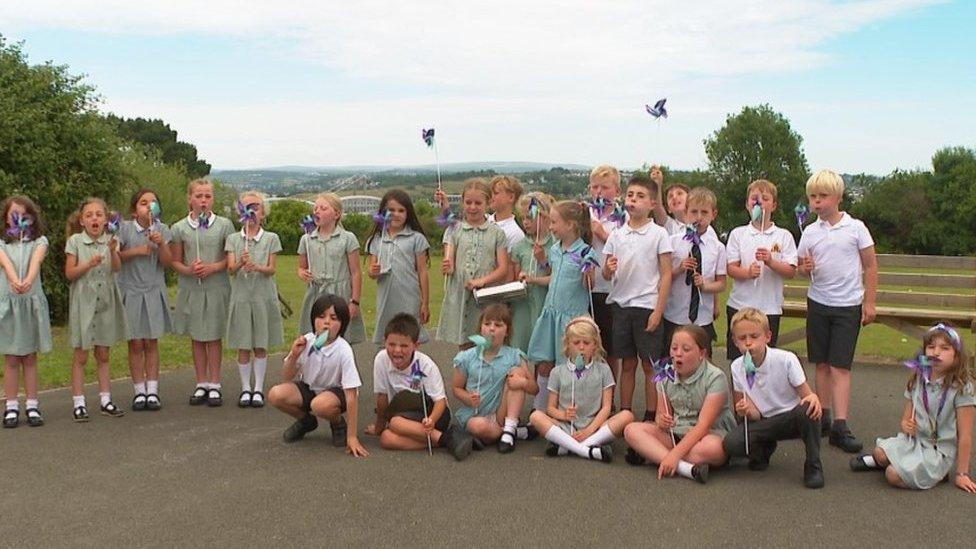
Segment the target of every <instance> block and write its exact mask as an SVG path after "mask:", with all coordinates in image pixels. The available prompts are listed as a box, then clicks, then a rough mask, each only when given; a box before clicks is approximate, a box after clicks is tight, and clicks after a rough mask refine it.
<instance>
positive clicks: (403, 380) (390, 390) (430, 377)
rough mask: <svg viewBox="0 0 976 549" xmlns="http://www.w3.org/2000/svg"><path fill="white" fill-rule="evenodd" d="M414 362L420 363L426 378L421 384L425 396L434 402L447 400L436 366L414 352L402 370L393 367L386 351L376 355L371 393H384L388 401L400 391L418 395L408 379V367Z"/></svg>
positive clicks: (422, 354)
mask: <svg viewBox="0 0 976 549" xmlns="http://www.w3.org/2000/svg"><path fill="white" fill-rule="evenodd" d="M414 360H418V361H420V371H421V372H423V373H424V375H425V376H426V377H425V378H424V381H423V384H424V392H425V393H427V396H429V397H430V399H431V400H433V401H435V402H436V401H438V400H441V399H444V398H447V395H446V394H445V393H444V378H442V377H441V371H440V370H439V369H438V368H437V364H436V363H434V361H433V359H431V358H430V357H429V356H427V355H425V354H424V353H421V352H420V351H414V353H413V359H412V360H411V361H410V363H409V364H408V365H407V367H406V368H404V369H403V370H400V369H399V368H397V367H396V366H394V365H393V361H392V360H390V355H388V354H387V353H386V349H383V350H381V351H380V352H378V353H376V358H375V359H373V392H374V393H376V394H378V395H380V394H384V393H385V394H386V397H387V398H388V399H390V400H393V397H394V396H396V394H397V393H399V392H401V391H410V392H413V393H419V392H420V388H419V387H418V388H416V389H415V388H414V387H413V383H412V381H413V380H412V379H411V377H410V365H411V364H413V361H414Z"/></svg>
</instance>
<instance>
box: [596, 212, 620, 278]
mask: <svg viewBox="0 0 976 549" xmlns="http://www.w3.org/2000/svg"><path fill="white" fill-rule="evenodd" d="M600 225H603V230H605V231H607V239H608V240H609V239H610V235H612V234H613V232H614V231H616V230H617V229H618V227H617V222H616V221H612V220H610V219H601V220H600ZM626 226H627V224H626V223H624V225H622V227H626ZM606 244H607V243H606V242H605V241H603V240H600V239H599V238H597V237H596V235H593V253H595V254H596V259H597V261H598V262H599V263H600V270H601V271H602V270H603V264H604V263H606V256H604V255H603V254H604V251H603V248H604V246H606ZM593 293H595V294H609V293H610V281H609V280H604V279H603V276H602V275H601V274H600V273H597V274H596V276H595V277H594V279H593Z"/></svg>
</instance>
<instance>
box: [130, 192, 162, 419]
mask: <svg viewBox="0 0 976 549" xmlns="http://www.w3.org/2000/svg"><path fill="white" fill-rule="evenodd" d="M154 205H155V206H154ZM130 212H131V214H132V219H130V220H127V221H123V222H122V227H121V229H120V230H119V248H120V250H121V251H120V252H119V257H120V258H121V259H122V271H121V272H119V291H121V292H122V305H123V307H125V314H126V320H127V321H128V323H129V371H130V372H131V373H132V388H133V392H134V393H135V396H134V397H133V399H132V410H133V411H136V412H138V411H142V410H150V411H156V410H159V409H160V408H161V407H162V403H161V402H160V400H159V338H161V337H163V335H164V334H166V333H170V332H172V331H173V326H172V321H171V319H170V314H169V296H168V295H167V291H166V266H167V265H169V264H170V263H172V260H173V256H172V255H171V253H170V247H169V243H170V242H171V241H172V240H173V233H171V232H170V230H169V227H167V226H166V225H165V224H164V223H163V222H162V220H161V219H160V216H161V215H162V207H161V206H160V205H159V198H158V197H157V196H156V192H155V191H152V190H150V189H139V190H138V191H136V192H135V194H133V195H132V200H131V202H130Z"/></svg>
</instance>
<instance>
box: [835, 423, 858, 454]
mask: <svg viewBox="0 0 976 549" xmlns="http://www.w3.org/2000/svg"><path fill="white" fill-rule="evenodd" d="M827 440H828V441H829V442H830V445H831V446H836V447H838V448H840V449H841V450H843V451H845V452H847V453H848V454H856V453H858V452H860V451H861V450H862V449H864V444H862V443H861V441H860V440H858V439H857V437H855V436H854V433H852V432H851V430H850V429H848V428H846V427H845V428H844V429H843V430H842V431H835V430H833V429H831V430H830V437H829V438H828V439H827Z"/></svg>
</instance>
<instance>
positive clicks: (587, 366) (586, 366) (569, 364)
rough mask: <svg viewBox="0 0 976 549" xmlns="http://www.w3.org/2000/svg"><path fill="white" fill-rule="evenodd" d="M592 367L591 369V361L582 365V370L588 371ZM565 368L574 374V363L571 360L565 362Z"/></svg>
mask: <svg viewBox="0 0 976 549" xmlns="http://www.w3.org/2000/svg"><path fill="white" fill-rule="evenodd" d="M592 367H593V361H592V360H591V361H589V362H587V363H586V364H584V365H583V370H584V371H588V370H589V369H590V368H592ZM566 368H568V369H569V371H570V372H572V373H573V374H575V373H576V363H575V362H573V361H572V360H567V361H566Z"/></svg>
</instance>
